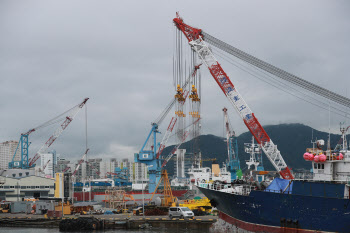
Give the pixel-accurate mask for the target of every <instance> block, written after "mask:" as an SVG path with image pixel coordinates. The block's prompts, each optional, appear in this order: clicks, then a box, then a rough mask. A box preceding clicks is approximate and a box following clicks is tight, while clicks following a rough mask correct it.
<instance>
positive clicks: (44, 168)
mask: <svg viewBox="0 0 350 233" xmlns="http://www.w3.org/2000/svg"><path fill="white" fill-rule="evenodd" d="M50 161H51V160H50V159H49V160H47V162H46V163H45V165H44V166H43V171H44V170H45V168H46V167H47V165H48V164H49V162H50Z"/></svg>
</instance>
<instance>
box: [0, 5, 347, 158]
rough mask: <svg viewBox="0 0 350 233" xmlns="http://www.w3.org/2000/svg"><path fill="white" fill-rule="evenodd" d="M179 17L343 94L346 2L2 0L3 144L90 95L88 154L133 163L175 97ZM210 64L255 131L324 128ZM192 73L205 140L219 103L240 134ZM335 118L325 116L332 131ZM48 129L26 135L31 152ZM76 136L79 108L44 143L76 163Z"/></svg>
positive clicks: (309, 112) (318, 115)
mask: <svg viewBox="0 0 350 233" xmlns="http://www.w3.org/2000/svg"><path fill="white" fill-rule="evenodd" d="M176 11H180V14H181V16H182V17H183V18H184V20H185V22H186V23H188V24H190V25H192V26H195V27H198V28H202V29H203V30H204V31H206V32H207V33H210V34H212V35H214V36H216V37H217V38H220V39H222V40H224V41H226V42H228V43H230V44H232V45H233V46H235V47H238V48H240V49H242V50H244V51H246V52H248V53H251V54H252V55H255V56H257V57H259V58H261V59H263V60H266V61H268V62H270V63H272V64H274V65H276V66H278V67H280V68H283V69H285V70H287V71H289V72H291V73H294V74H296V75H299V76H300V77H303V78H304V79H306V80H308V81H311V82H314V83H317V84H319V85H321V86H323V87H325V88H329V89H331V90H332V91H335V92H338V93H339V94H343V95H346V93H348V95H349V94H350V93H349V92H350V91H348V90H347V89H348V87H349V84H350V81H349V77H348V71H347V68H348V66H349V54H350V53H349V52H350V45H349V43H348V41H349V35H350V27H349V24H348V22H349V17H350V16H349V14H348V12H349V4H348V2H347V1H337V2H334V1H308V2H305V1H287V2H286V1H283V2H281V1H263V2H261V1H249V2H241V1H233V2H232V1H224V2H221V3H218V2H213V1H191V2H189V1H176V2H165V1H150V2H149V1H147V2H146V1H145V2H144V1H139V2H136V1H135V2H134V1H124V2H122V1H103V2H100V1H30V2H21V3H19V2H16V1H2V2H1V3H0V30H1V32H2V36H1V38H0V51H1V53H0V76H1V78H0V109H1V114H0V122H1V123H0V132H1V133H0V141H6V140H10V139H12V140H17V139H18V138H19V135H20V133H22V132H24V131H26V130H28V129H29V128H32V127H34V126H37V125H39V124H41V123H43V122H44V121H46V120H48V119H50V118H52V117H54V116H55V115H57V114H59V113H61V112H63V111H65V110H66V109H68V108H70V107H72V106H73V105H75V104H77V103H78V102H79V101H81V100H82V99H83V98H84V97H90V98H91V99H90V100H89V102H88V125H89V129H88V131H89V147H91V154H90V157H93V156H104V157H117V158H121V157H124V156H129V157H132V153H133V152H137V151H138V150H139V149H140V148H141V146H142V144H143V142H144V140H145V138H146V136H147V134H148V131H149V130H150V123H151V122H152V121H153V120H155V119H156V117H157V116H158V115H159V113H160V112H161V111H162V110H163V108H164V107H165V106H166V105H167V103H168V102H169V101H170V99H171V98H172V96H173V95H174V87H173V86H172V55H173V43H174V36H173V35H174V30H175V29H174V26H173V24H172V19H173V18H174V16H175V12H176ZM218 60H219V61H220V62H221V63H222V65H223V67H224V69H225V71H226V72H227V73H228V75H229V76H230V77H231V79H232V81H233V83H234V84H235V85H236V87H237V88H238V89H239V91H240V92H241V94H242V95H243V96H244V98H245V99H246V102H247V103H248V104H249V106H250V107H251V109H252V110H253V112H255V114H256V116H257V117H258V119H259V120H260V122H261V124H263V125H266V124H278V123H292V122H298V123H304V124H307V125H310V126H312V127H314V128H317V129H321V130H325V129H328V112H327V111H324V110H322V109H319V108H317V107H314V106H312V105H310V104H307V103H305V102H303V101H301V100H299V99H296V98H294V97H292V96H290V95H289V94H286V93H284V92H283V91H280V90H278V89H276V88H274V87H271V86H269V85H267V84H265V83H264V82H262V81H260V80H257V79H255V78H254V77H251V76H250V75H249V74H247V73H245V72H242V71H240V70H237V69H236V68H235V67H233V66H232V65H230V64H229V63H227V62H226V61H223V60H221V59H220V58H219V57H218ZM201 72H202V77H203V89H202V91H203V96H202V110H203V111H202V116H203V121H202V130H203V133H205V134H207V133H211V134H216V135H219V136H220V135H222V123H223V122H222V112H221V109H222V108H223V107H224V106H226V107H228V108H229V111H230V113H231V114H230V117H231V122H232V123H233V124H234V128H235V130H236V131H237V132H238V133H242V132H245V131H246V128H245V126H244V124H243V122H242V121H241V120H240V119H239V117H238V116H237V114H235V113H234V110H233V108H232V107H231V106H230V105H229V102H228V101H227V100H226V98H225V97H224V95H223V94H222V93H221V91H220V89H219V88H218V87H217V86H216V83H215V82H214V80H213V79H212V78H211V76H210V74H209V73H208V71H207V69H206V68H204V67H203V68H202V71H201ZM168 120H169V117H168V118H167V119H166V120H165V121H164V123H163V125H162V126H161V130H162V131H164V129H165V128H166V126H167V124H168V123H167V122H168ZM343 120H344V119H343V118H341V117H339V116H337V115H334V114H332V118H331V124H332V128H333V129H334V130H333V131H336V130H337V129H338V123H339V121H343ZM54 129H55V128H53V127H51V128H49V129H46V130H43V131H41V132H37V133H33V135H32V136H31V140H32V142H33V143H32V146H31V151H30V152H31V154H33V153H35V150H37V149H38V148H39V147H40V146H41V144H43V143H44V142H45V141H46V138H48V137H49V135H50V132H52V131H53V130H54ZM286 133H288V132H286ZM84 134H85V133H84V111H82V112H80V114H79V115H78V116H77V119H76V120H74V121H73V122H72V124H71V125H70V126H69V128H67V130H66V131H65V132H64V133H63V135H62V137H61V138H59V139H58V140H57V142H55V144H54V145H53V146H52V148H54V149H56V150H57V152H58V153H60V154H62V155H66V156H69V157H70V158H77V157H79V156H80V155H81V154H82V153H83V152H84V148H85V138H84Z"/></svg>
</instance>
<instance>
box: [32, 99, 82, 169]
mask: <svg viewBox="0 0 350 233" xmlns="http://www.w3.org/2000/svg"><path fill="white" fill-rule="evenodd" d="M88 100H89V98H85V99H84V101H83V102H81V103H80V104H78V105H76V106H75V107H73V108H72V109H70V110H69V111H68V113H67V112H66V113H67V115H66V118H65V120H64V122H63V123H62V124H61V125H60V127H59V128H58V129H56V131H55V132H54V133H53V134H52V135H51V137H50V138H49V139H48V140H47V141H46V142H45V144H44V145H42V147H41V148H40V149H39V151H38V152H37V153H36V154H35V156H34V157H33V159H32V160H31V161H30V162H29V167H31V166H33V165H34V164H35V162H36V161H37V160H38V159H39V158H40V155H41V154H43V153H45V152H46V151H47V149H48V148H49V147H50V146H51V145H52V143H53V142H54V141H55V140H56V139H57V138H58V137H59V136H60V135H61V134H62V132H63V131H64V130H65V129H66V128H67V126H68V125H69V124H70V123H71V122H72V121H73V119H74V117H75V116H76V115H77V114H78V112H79V111H80V110H81V109H82V108H83V107H84V105H85V104H86V102H87V101H88Z"/></svg>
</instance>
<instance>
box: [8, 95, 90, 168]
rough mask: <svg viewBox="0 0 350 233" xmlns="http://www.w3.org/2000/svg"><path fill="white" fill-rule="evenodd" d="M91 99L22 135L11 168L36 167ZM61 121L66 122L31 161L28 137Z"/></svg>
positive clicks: (10, 163)
mask: <svg viewBox="0 0 350 233" xmlns="http://www.w3.org/2000/svg"><path fill="white" fill-rule="evenodd" d="M88 99H89V98H85V99H84V100H83V102H81V103H80V104H78V105H76V106H74V107H73V108H71V109H69V110H68V111H66V112H64V113H62V114H61V115H59V116H57V117H55V118H53V119H51V120H49V121H47V122H45V123H44V124H42V125H40V126H38V127H35V128H33V129H30V130H28V132H26V133H22V134H21V137H20V139H19V142H18V145H17V148H16V150H15V153H14V155H13V158H12V161H11V162H9V168H10V169H12V168H21V169H29V168H32V167H34V166H35V162H36V161H37V160H38V159H39V158H40V155H41V154H43V153H45V152H46V151H47V149H48V148H49V147H50V146H51V145H52V143H53V142H54V141H55V140H56V139H57V138H58V137H59V136H60V135H61V134H62V132H63V131H64V130H65V129H66V128H67V126H68V125H69V124H70V123H71V122H72V120H73V119H74V117H75V116H76V115H77V114H78V112H79V111H80V109H81V108H82V107H83V106H84V105H85V104H86V102H87V101H88ZM61 120H64V122H63V123H62V124H61V125H60V127H59V128H58V129H56V131H55V132H54V133H53V134H52V135H51V137H50V138H49V139H48V140H47V141H46V142H45V144H44V145H42V147H41V148H40V149H39V151H38V152H37V153H36V154H35V156H34V157H33V158H32V159H30V160H29V156H28V154H29V153H28V150H29V145H30V142H29V141H28V136H29V135H30V134H31V133H33V132H35V131H37V130H38V129H40V128H44V127H46V126H49V125H51V124H54V123H57V122H59V121H61ZM19 147H21V149H20V150H21V159H20V160H19V161H18V160H16V155H17V151H18V148H19Z"/></svg>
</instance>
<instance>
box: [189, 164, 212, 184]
mask: <svg viewBox="0 0 350 233" xmlns="http://www.w3.org/2000/svg"><path fill="white" fill-rule="evenodd" d="M188 175H189V176H190V181H191V182H192V183H199V182H200V183H206V182H208V181H209V180H210V177H211V169H210V168H209V167H200V168H194V167H192V168H190V169H188Z"/></svg>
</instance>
